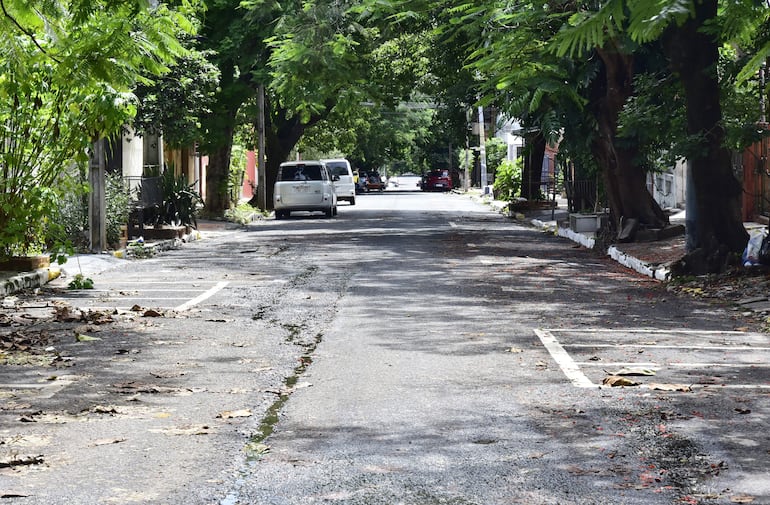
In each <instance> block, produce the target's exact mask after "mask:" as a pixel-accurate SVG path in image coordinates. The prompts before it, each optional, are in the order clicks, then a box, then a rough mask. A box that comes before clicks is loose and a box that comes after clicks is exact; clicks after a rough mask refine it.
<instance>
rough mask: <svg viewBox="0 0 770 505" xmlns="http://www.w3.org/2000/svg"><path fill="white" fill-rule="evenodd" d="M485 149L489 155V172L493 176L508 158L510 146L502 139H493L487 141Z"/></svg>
mask: <svg viewBox="0 0 770 505" xmlns="http://www.w3.org/2000/svg"><path fill="white" fill-rule="evenodd" d="M484 147H485V150H486V155H487V171H488V172H489V173H491V174H493V173H495V172H496V171H497V167H499V166H500V165H501V164H502V163H503V162H504V161H505V158H506V157H507V156H508V144H507V143H506V142H505V141H504V140H503V139H501V138H498V137H493V138H491V139H488V140H487V141H486V143H485V144H484Z"/></svg>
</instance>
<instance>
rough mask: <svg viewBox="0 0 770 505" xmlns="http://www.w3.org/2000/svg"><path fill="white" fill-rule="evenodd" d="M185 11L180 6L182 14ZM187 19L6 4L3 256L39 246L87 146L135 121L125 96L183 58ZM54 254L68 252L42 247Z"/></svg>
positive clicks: (130, 9) (0, 193) (0, 97)
mask: <svg viewBox="0 0 770 505" xmlns="http://www.w3.org/2000/svg"><path fill="white" fill-rule="evenodd" d="M183 8H184V6H183ZM185 25H186V19H185V18H184V16H183V15H182V14H180V13H178V12H175V11H171V10H169V9H168V8H167V7H165V6H163V5H161V6H158V7H156V8H153V9H151V10H150V9H147V8H146V7H145V6H144V2H141V1H138V0H137V1H136V2H132V1H125V0H115V1H110V0H103V1H94V2H80V1H72V2H64V1H52V2H44V3H41V4H39V5H38V4H36V5H34V6H32V5H29V3H28V2H21V1H17V0H8V1H4V2H3V13H2V16H0V34H2V37H0V38H1V39H2V40H0V65H2V77H0V124H2V126H3V128H2V130H0V145H2V146H3V148H2V150H0V170H2V177H0V256H2V257H7V256H10V255H14V254H29V253H33V252H36V251H38V250H39V249H41V248H42V247H44V246H45V244H44V239H45V238H46V235H45V233H46V232H50V233H54V234H55V233H56V232H55V231H51V230H50V229H49V230H46V222H47V221H49V219H48V217H49V216H50V215H51V214H52V213H54V212H56V209H57V208H58V201H59V200H60V197H61V194H62V193H63V192H65V191H72V190H78V189H82V188H79V187H76V186H74V183H73V182H72V181H71V180H69V179H68V175H67V173H66V170H62V169H63V168H64V167H67V166H68V165H70V164H71V163H73V162H83V161H85V159H86V158H87V156H86V155H87V150H88V148H89V145H91V144H92V143H93V142H94V141H96V140H98V139H100V138H102V137H104V136H106V135H108V134H110V133H113V132H116V131H117V130H118V129H119V128H120V127H121V126H122V125H123V124H124V123H125V122H126V120H128V119H129V118H130V117H131V116H132V115H133V112H134V103H133V95H131V94H130V89H131V87H132V86H133V85H134V83H135V82H136V80H137V79H139V78H140V75H141V74H142V73H143V72H149V73H152V74H156V73H161V72H162V71H164V70H165V68H166V67H165V63H167V62H169V61H171V60H172V59H173V57H174V56H175V55H176V54H178V53H179V52H180V51H181V48H180V46H179V45H178V43H177V42H176V39H175V38H174V37H173V34H174V33H175V32H176V30H178V29H179V27H181V26H185ZM48 242H49V245H50V246H51V247H52V248H53V250H52V251H50V252H52V253H57V252H59V251H60V250H61V248H63V247H66V243H65V242H64V239H63V238H62V237H61V236H58V237H54V238H53V239H51V240H49V241H48Z"/></svg>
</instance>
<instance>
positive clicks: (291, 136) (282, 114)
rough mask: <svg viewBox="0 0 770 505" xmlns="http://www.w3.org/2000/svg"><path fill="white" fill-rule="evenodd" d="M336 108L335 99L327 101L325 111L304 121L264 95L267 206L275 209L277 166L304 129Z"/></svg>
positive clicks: (284, 158) (294, 144) (289, 151)
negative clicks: (274, 194) (274, 193)
mask: <svg viewBox="0 0 770 505" xmlns="http://www.w3.org/2000/svg"><path fill="white" fill-rule="evenodd" d="M333 107H334V102H333V101H328V102H327V103H326V108H325V109H324V110H323V111H322V112H320V113H318V114H316V115H313V116H311V117H310V120H309V121H308V122H306V123H303V122H302V121H301V120H300V118H299V116H298V115H296V114H290V113H289V111H287V110H286V109H284V108H283V107H281V105H280V104H278V103H276V102H275V101H274V100H270V99H269V97H265V110H266V116H265V121H266V124H265V154H266V155H267V159H266V160H265V182H266V187H265V196H266V198H265V200H266V202H265V203H266V205H267V208H268V209H273V192H274V186H275V180H276V178H277V177H278V168H279V167H280V166H281V163H283V162H284V161H286V158H287V157H288V156H289V154H290V153H291V150H292V149H294V146H296V145H297V142H299V139H300V138H302V135H303V134H304V133H305V130H306V129H307V128H309V127H310V126H312V125H314V124H316V123H318V122H319V121H320V120H322V119H323V118H325V117H326V116H328V114H329V111H331V109H332V108H333Z"/></svg>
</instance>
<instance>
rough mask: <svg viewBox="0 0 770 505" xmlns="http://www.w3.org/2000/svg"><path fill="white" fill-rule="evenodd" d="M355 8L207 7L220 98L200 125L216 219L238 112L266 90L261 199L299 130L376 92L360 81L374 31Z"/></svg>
mask: <svg viewBox="0 0 770 505" xmlns="http://www.w3.org/2000/svg"><path fill="white" fill-rule="evenodd" d="M355 5H356V3H355V2H338V1H329V0H316V1H311V2H299V1H296V0H295V1H286V2H280V3H279V2H272V3H270V4H265V3H264V2H261V1H254V2H245V3H242V2H239V1H218V2H210V5H209V7H210V8H209V10H208V12H207V14H206V17H205V20H204V30H203V31H204V33H205V34H206V37H205V41H206V45H207V47H209V48H212V49H214V50H216V52H217V56H216V63H217V65H218V67H219V69H220V72H221V75H222V77H221V83H220V88H221V91H220V92H219V93H218V96H217V102H216V103H215V106H214V107H213V113H212V114H211V115H210V116H209V117H208V118H207V120H206V126H207V130H208V138H207V142H206V145H205V146H204V148H205V149H206V150H207V152H209V154H210V161H209V167H208V174H207V195H206V206H207V208H208V211H209V212H212V213H221V212H222V211H223V210H225V209H226V208H227V207H229V205H230V202H229V201H228V198H227V192H226V182H227V175H228V173H227V172H228V168H229V159H230V149H231V146H232V138H233V131H234V129H235V127H236V118H237V115H238V110H239V109H240V108H241V107H243V106H244V105H246V104H248V103H249V102H250V101H253V98H254V97H255V96H256V92H257V89H258V87H259V85H260V84H263V85H265V86H266V89H267V96H266V100H265V104H266V111H267V113H266V115H267V118H266V153H265V154H266V155H267V163H266V171H267V174H266V175H267V177H266V179H267V180H266V184H267V188H266V190H267V191H266V193H267V201H268V205H271V202H272V189H273V184H274V182H275V178H276V175H277V172H278V166H279V165H280V163H281V162H283V161H285V160H286V158H287V156H288V155H289V153H290V152H291V151H292V149H293V148H294V147H295V145H296V144H297V142H298V141H299V139H300V138H302V135H303V134H304V132H305V131H306V130H307V128H309V127H311V126H313V125H315V124H317V123H318V122H319V121H321V120H322V119H324V118H326V117H328V115H329V114H330V113H331V111H332V110H334V109H335V108H336V109H338V110H339V111H341V112H342V111H344V109H345V108H347V107H358V106H359V104H360V103H361V102H363V101H367V100H369V99H371V97H372V96H376V94H377V93H378V92H379V90H378V89H377V86H376V84H377V83H376V82H375V81H373V80H371V79H368V78H367V76H368V75H369V73H370V71H371V67H370V65H369V64H370V62H371V60H370V57H369V54H370V53H371V51H372V50H373V49H374V48H375V47H377V46H378V44H377V43H376V42H375V41H374V37H375V36H376V35H377V32H376V31H375V30H373V29H372V28H370V27H367V26H365V25H364V24H363V23H362V20H361V19H359V14H358V12H357V11H356V10H355V9H353V7H355Z"/></svg>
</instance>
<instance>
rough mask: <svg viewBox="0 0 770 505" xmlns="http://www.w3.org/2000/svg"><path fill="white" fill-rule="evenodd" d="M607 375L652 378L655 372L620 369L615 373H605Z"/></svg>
mask: <svg viewBox="0 0 770 505" xmlns="http://www.w3.org/2000/svg"><path fill="white" fill-rule="evenodd" d="M606 373H607V375H636V376H652V375H655V373H656V372H655V370H652V369H650V368H621V369H620V370H617V371H615V372H606Z"/></svg>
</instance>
